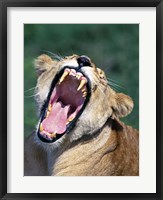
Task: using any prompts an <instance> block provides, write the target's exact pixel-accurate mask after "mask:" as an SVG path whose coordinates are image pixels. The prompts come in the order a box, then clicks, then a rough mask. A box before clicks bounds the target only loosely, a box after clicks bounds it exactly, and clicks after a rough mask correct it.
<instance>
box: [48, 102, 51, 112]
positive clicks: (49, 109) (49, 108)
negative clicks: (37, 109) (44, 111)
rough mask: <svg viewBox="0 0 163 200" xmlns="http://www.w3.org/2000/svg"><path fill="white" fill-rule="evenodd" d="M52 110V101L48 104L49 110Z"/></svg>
mask: <svg viewBox="0 0 163 200" xmlns="http://www.w3.org/2000/svg"><path fill="white" fill-rule="evenodd" d="M51 110H52V104H51V103H50V104H49V106H48V111H51Z"/></svg>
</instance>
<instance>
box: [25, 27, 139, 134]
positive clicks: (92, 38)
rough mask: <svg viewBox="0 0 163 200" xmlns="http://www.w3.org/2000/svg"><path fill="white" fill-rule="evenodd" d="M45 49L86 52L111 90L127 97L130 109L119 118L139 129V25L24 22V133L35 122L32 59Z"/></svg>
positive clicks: (66, 53)
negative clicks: (110, 86) (129, 112)
mask: <svg viewBox="0 0 163 200" xmlns="http://www.w3.org/2000/svg"><path fill="white" fill-rule="evenodd" d="M46 51H49V52H52V53H56V54H58V55H61V56H66V55H72V54H73V53H74V54H79V55H87V56H89V57H90V58H91V59H92V61H93V62H94V63H95V64H96V65H97V66H98V67H100V68H102V69H103V70H104V71H105V72H106V74H107V77H108V78H109V79H112V80H114V82H116V83H117V84H116V85H119V86H121V87H119V86H116V85H115V84H114V85H115V89H116V90H117V91H119V92H123V93H125V94H128V95H129V96H131V97H132V98H133V100H134V104H135V106H134V109H133V112H132V113H131V114H130V115H128V116H127V117H125V118H122V120H123V121H124V122H125V123H127V124H128V125H131V126H133V127H135V128H137V129H138V128H139V25H138V24H115V25H114V24H25V25H24V134H25V136H28V135H29V134H30V133H31V132H32V131H33V130H34V129H35V125H36V124H37V121H38V117H37V116H36V106H35V102H34V99H33V92H34V89H32V88H34V87H35V85H36V80H37V77H36V74H35V70H34V67H33V61H34V59H35V58H36V57H37V56H39V55H40V54H42V53H46Z"/></svg>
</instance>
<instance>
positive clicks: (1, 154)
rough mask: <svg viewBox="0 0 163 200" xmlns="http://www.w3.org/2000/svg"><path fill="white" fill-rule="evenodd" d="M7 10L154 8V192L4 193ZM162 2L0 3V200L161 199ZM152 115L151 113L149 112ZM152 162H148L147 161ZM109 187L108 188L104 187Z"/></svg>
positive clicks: (62, 0)
mask: <svg viewBox="0 0 163 200" xmlns="http://www.w3.org/2000/svg"><path fill="white" fill-rule="evenodd" d="M8 7H156V86H157V89H156V92H157V93H156V103H157V106H156V142H157V144H156V148H157V149H156V153H157V155H156V193H123V194H120V193H117V194H116V193H102V194H100V193H85V194H79V193H77V194H76V193H69V194H59V193H50V194H42V193H32V194H29V193H28V194H26V193H22V194H17V193H12V194H11V193H7V8H8ZM162 67H163V1H162V0H102V1H101V0H78V1H75V0H47V1H46V0H33V1H32V0H0V180H1V181H0V198H1V199H14V200H15V199H31V200H32V199H35V200H36V199H62V200H63V199H81V200H82V199H85V200H86V199H116V200H118V199H133V200H138V199H139V200H142V199H148V200H156V199H157V200H163V192H162V189H163V136H162V134H163V133H162V130H163V129H162V124H161V120H162V113H163V112H162V111H163V108H162V107H163V106H161V102H162V97H163V92H161V89H162V82H163V81H162V79H161V78H163V75H162V74H163V70H162ZM151 114H152V113H151ZM151 162H152V161H151ZM108 187H109V186H108Z"/></svg>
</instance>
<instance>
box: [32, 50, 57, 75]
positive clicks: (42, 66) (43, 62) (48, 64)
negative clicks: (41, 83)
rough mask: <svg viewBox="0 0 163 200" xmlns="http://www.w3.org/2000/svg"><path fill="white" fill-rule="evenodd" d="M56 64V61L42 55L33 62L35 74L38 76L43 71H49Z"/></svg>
mask: <svg viewBox="0 0 163 200" xmlns="http://www.w3.org/2000/svg"><path fill="white" fill-rule="evenodd" d="M56 64H57V61H55V60H52V59H51V58H50V57H49V56H48V55H46V54H42V55H40V56H39V57H38V58H37V59H36V60H35V61H34V66H35V69H36V73H37V75H38V76H40V75H41V74H42V73H44V72H45V71H47V70H49V69H51V68H52V67H54V66H55V65H56Z"/></svg>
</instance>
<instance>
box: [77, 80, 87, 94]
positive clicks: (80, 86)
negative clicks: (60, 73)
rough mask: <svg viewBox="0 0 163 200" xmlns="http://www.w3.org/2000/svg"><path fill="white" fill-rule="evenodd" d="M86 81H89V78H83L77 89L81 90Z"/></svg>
mask: <svg viewBox="0 0 163 200" xmlns="http://www.w3.org/2000/svg"><path fill="white" fill-rule="evenodd" d="M86 83H87V80H86V79H82V80H81V81H80V85H79V87H78V89H77V91H79V90H80V89H81V88H82V87H83V86H84V85H85V84H86Z"/></svg>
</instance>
